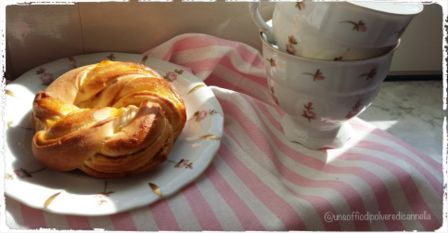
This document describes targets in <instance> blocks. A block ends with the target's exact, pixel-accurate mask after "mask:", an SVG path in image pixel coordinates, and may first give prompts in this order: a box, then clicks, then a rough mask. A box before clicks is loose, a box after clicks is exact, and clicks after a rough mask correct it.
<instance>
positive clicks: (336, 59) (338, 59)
mask: <svg viewBox="0 0 448 233" xmlns="http://www.w3.org/2000/svg"><path fill="white" fill-rule="evenodd" d="M343 59H344V57H342V56H337V57H335V58H333V61H342V60H343Z"/></svg>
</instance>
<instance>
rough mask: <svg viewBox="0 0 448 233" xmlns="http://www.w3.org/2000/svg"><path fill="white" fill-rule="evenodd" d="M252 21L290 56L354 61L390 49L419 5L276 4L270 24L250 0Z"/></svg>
mask: <svg viewBox="0 0 448 233" xmlns="http://www.w3.org/2000/svg"><path fill="white" fill-rule="evenodd" d="M249 6H250V13H251V15H252V18H253V20H254V22H255V23H256V25H257V26H258V27H259V28H260V30H261V31H263V32H265V33H266V36H267V38H268V40H269V41H270V42H276V44H277V46H278V48H279V49H280V50H282V51H284V52H287V53H289V54H292V55H298V56H302V57H308V58H314V59H323V60H358V59H365V58H370V57H376V56H379V55H381V54H384V53H387V52H388V51H390V50H391V49H392V48H393V47H394V46H395V44H397V41H398V40H399V38H400V36H401V35H402V33H403V32H404V31H405V29H406V28H407V26H408V24H409V23H410V21H411V20H412V18H413V17H414V16H415V15H417V14H418V13H420V12H421V11H422V10H423V4H422V3H417V2H415V3H404V2H395V3H394V2H313V1H311V0H304V1H301V2H277V3H275V6H274V11H273V16H272V27H271V26H270V25H268V24H267V23H266V22H265V21H264V20H263V19H262V17H261V15H260V12H259V7H260V3H259V2H253V3H250V5H249Z"/></svg>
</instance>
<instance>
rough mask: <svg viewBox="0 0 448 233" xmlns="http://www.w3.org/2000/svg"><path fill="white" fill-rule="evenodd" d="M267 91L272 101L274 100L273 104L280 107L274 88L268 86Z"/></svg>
mask: <svg viewBox="0 0 448 233" xmlns="http://www.w3.org/2000/svg"><path fill="white" fill-rule="evenodd" d="M269 90H270V91H271V96H272V99H273V100H274V103H275V104H277V105H280V102H279V101H278V99H277V96H275V93H274V87H273V86H270V87H269Z"/></svg>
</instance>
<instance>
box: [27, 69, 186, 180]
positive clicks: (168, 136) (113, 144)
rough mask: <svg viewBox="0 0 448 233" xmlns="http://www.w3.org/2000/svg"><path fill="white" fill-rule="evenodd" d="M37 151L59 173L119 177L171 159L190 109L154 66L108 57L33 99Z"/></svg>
mask: <svg viewBox="0 0 448 233" xmlns="http://www.w3.org/2000/svg"><path fill="white" fill-rule="evenodd" d="M32 117H33V125H34V128H35V129H36V133H35V135H34V137H33V141H32V149H33V154H34V156H35V157H36V158H37V159H38V160H39V161H40V162H42V163H43V164H44V165H45V166H47V167H49V168H51V169H54V170H58V171H70V170H74V169H80V170H82V171H83V172H85V173H86V174H88V175H91V176H94V177H102V178H115V177H123V176H129V175H133V174H137V173H141V172H145V171H147V170H149V169H151V168H153V167H155V166H156V165H158V164H160V163H161V162H163V161H165V160H166V159H167V156H168V154H169V152H170V150H171V148H172V146H173V144H174V142H175V140H176V138H177V137H178V135H179V134H180V133H181V131H182V129H183V127H184V125H185V121H186V112H185V105H184V102H183V100H182V98H181V97H180V96H179V95H178V94H177V93H176V90H175V89H174V87H173V86H172V85H171V83H169V82H168V81H166V80H164V79H163V78H162V77H161V76H160V75H158V74H157V73H156V72H155V71H153V70H152V69H150V68H148V67H145V66H143V65H141V64H137V63H131V62H114V61H102V62H100V63H98V64H94V65H88V66H84V67H80V68H77V69H74V70H71V71H69V72H67V73H65V74H63V75H61V76H60V77H59V78H58V79H57V80H55V81H54V82H53V83H52V84H51V85H50V86H49V87H48V88H47V89H46V90H45V91H42V92H39V93H37V95H36V97H35V99H34V103H33V114H32Z"/></svg>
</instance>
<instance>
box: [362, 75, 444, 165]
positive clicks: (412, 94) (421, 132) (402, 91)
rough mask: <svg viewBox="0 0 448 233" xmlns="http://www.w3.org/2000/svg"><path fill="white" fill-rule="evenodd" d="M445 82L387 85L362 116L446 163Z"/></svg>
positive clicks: (390, 83)
mask: <svg viewBox="0 0 448 233" xmlns="http://www.w3.org/2000/svg"><path fill="white" fill-rule="evenodd" d="M442 99H443V84H442V81H394V82H384V83H383V86H382V88H381V91H380V93H379V94H378V96H377V97H376V99H375V100H374V102H373V103H372V105H371V106H370V107H369V108H368V109H366V110H365V111H364V112H363V113H362V114H361V115H360V116H359V117H360V118H361V119H363V120H365V121H367V122H370V123H371V124H373V125H375V126H377V127H378V128H380V129H383V130H386V131H387V132H389V133H391V134H393V135H394V136H396V137H398V138H400V139H402V140H403V141H404V142H407V143H408V144H410V145H412V146H413V147H414V148H416V149H417V150H419V151H420V152H422V153H424V154H427V155H430V156H431V157H433V158H434V159H436V160H437V161H440V162H442V150H443V143H442V142H443V117H444V116H445V112H444V111H443V108H442V104H443V100H442Z"/></svg>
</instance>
